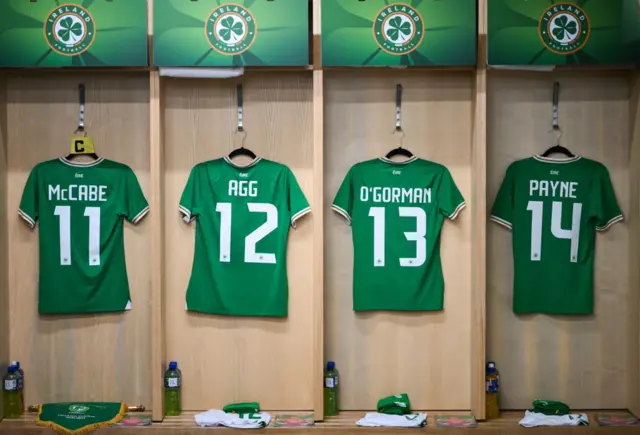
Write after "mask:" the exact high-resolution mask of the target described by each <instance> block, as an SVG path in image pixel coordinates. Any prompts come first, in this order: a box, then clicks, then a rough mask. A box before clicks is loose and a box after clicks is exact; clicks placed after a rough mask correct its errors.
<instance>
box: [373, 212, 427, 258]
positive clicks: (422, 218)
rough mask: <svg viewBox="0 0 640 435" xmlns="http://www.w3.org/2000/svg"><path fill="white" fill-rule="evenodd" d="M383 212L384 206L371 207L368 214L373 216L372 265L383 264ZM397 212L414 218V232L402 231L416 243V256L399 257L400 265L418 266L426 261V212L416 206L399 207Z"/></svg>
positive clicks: (408, 238) (409, 239)
mask: <svg viewBox="0 0 640 435" xmlns="http://www.w3.org/2000/svg"><path fill="white" fill-rule="evenodd" d="M385 213H386V210H385V208H384V207H371V208H370V209H369V216H371V217H372V218H373V266H374V267H384V265H385V234H384V233H385ZM398 214H399V215H400V216H402V217H413V218H415V220H416V230H415V232H411V231H407V232H405V233H404V236H405V237H406V239H407V240H408V241H410V242H415V244H416V256H415V257H413V258H400V266H402V267H420V266H422V265H423V264H424V263H425V261H427V239H426V238H425V236H426V235H427V214H426V213H425V211H424V210H423V209H421V208H418V207H400V208H398Z"/></svg>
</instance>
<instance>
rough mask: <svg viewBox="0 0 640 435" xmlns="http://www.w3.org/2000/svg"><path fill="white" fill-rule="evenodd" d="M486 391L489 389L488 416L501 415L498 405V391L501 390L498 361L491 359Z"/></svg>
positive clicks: (487, 373) (488, 366) (488, 367)
mask: <svg viewBox="0 0 640 435" xmlns="http://www.w3.org/2000/svg"><path fill="white" fill-rule="evenodd" d="M485 380H486V391H487V418H488V419H489V418H498V417H500V408H499V407H498V392H499V391H500V373H499V372H498V369H497V368H496V363H494V362H493V361H489V362H488V363H487V371H486V378H485Z"/></svg>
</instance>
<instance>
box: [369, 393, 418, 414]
mask: <svg viewBox="0 0 640 435" xmlns="http://www.w3.org/2000/svg"><path fill="white" fill-rule="evenodd" d="M377 408H378V412H379V413H381V414H393V415H404V414H410V413H411V405H410V404H409V396H407V395H406V394H404V393H403V394H396V395H395V396H389V397H383V398H382V399H380V400H378V406H377Z"/></svg>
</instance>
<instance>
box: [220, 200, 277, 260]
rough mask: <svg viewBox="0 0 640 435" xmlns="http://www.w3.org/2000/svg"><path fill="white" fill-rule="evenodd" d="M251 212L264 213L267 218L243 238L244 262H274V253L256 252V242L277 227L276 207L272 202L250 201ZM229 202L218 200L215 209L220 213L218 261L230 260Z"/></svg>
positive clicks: (248, 205)
mask: <svg viewBox="0 0 640 435" xmlns="http://www.w3.org/2000/svg"><path fill="white" fill-rule="evenodd" d="M247 207H248V208H249V211H250V212H251V213H266V215H267V220H266V222H265V223H263V224H262V225H260V226H259V227H258V228H256V230H255V231H253V232H252V233H251V234H249V235H248V236H247V237H245V238H244V262H245V263H269V264H275V263H276V254H274V253H266V252H256V245H257V244H258V242H259V241H260V240H262V239H264V238H265V237H267V236H268V235H269V234H270V233H271V232H272V231H273V230H275V229H276V228H278V209H277V208H276V206H275V205H273V204H267V203H263V202H250V203H248V204H247ZM231 209H232V207H231V203H230V202H219V203H217V204H216V211H217V212H218V213H220V261H221V262H222V263H229V262H230V261H231Z"/></svg>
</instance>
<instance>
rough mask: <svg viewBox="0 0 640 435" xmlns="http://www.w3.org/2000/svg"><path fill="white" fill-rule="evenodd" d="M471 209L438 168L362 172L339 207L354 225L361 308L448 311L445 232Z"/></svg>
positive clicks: (356, 295)
mask: <svg viewBox="0 0 640 435" xmlns="http://www.w3.org/2000/svg"><path fill="white" fill-rule="evenodd" d="M464 205H465V203H464V199H463V198H462V195H461V194H460V191H459V190H458V188H457V187H456V185H455V183H454V182H453V179H452V178H451V174H450V173H449V171H448V170H447V168H445V167H444V166H442V165H439V164H437V163H433V162H429V161H426V160H422V159H418V158H415V157H413V158H411V159H409V160H406V161H404V162H394V161H392V160H387V159H374V160H368V161H366V162H361V163H358V164H356V165H354V166H353V167H352V168H351V169H350V170H349V172H348V174H347V176H346V177H345V179H344V181H343V182H342V185H341V186H340V190H338V193H337V195H336V198H335V200H334V201H333V206H332V208H333V210H334V211H336V212H338V213H339V214H341V215H342V216H343V217H344V218H345V220H346V221H347V223H348V224H350V225H351V226H352V235H353V251H354V261H353V309H354V310H356V311H365V310H398V311H424V310H441V309H442V308H443V298H444V278H443V276H442V265H441V263H440V229H441V227H442V223H443V222H444V219H445V218H449V219H455V218H456V216H458V213H459V212H460V210H462V208H463V207H464Z"/></svg>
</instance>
